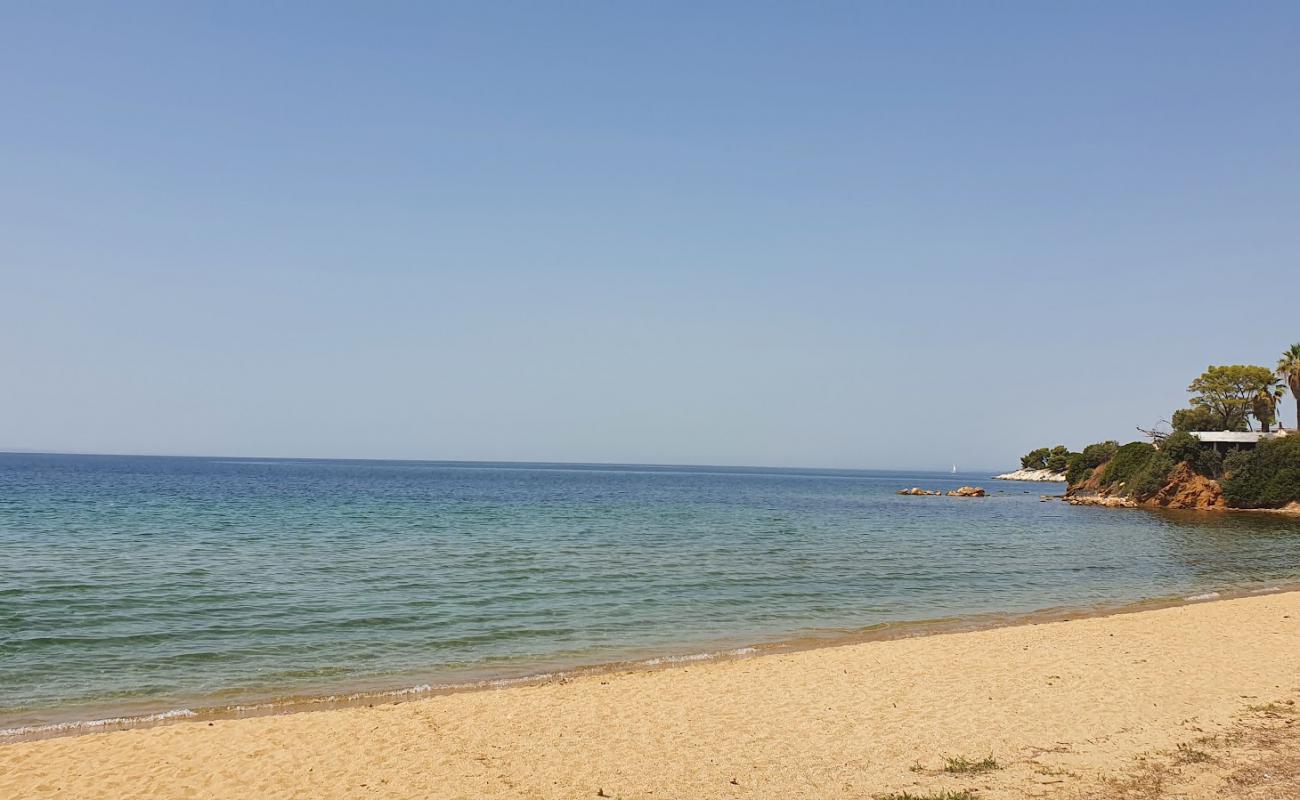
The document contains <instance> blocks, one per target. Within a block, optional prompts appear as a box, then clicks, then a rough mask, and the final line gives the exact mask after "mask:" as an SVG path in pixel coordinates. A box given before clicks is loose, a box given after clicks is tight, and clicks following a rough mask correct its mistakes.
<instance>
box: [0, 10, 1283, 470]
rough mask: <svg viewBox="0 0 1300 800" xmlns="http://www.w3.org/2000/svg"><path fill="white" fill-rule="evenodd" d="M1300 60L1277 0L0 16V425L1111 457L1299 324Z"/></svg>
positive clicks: (746, 453)
mask: <svg viewBox="0 0 1300 800" xmlns="http://www.w3.org/2000/svg"><path fill="white" fill-rule="evenodd" d="M1297 42H1300V5H1297V4H1295V3H1289V2H1288V3H1267V2H1255V3H1248V4H1237V3H1227V2H1224V3H1218V4H1208V3H1194V2H1168V3H1154V2H1153V3H1140V4H1138V3H1099V2H1098V3H1093V2H1088V3H1083V2H1080V3H1041V2H1024V3H982V4H981V3H967V2H954V3H936V2H917V3H904V2H896V3H874V4H873V3H844V4H834V3H817V4H804V3H788V4H781V5H778V4H768V3H750V2H745V3H712V4H709V3H694V2H692V3H680V4H673V3H642V4H632V3H603V2H592V3H552V4H542V3H463V4H450V5H438V4H432V3H409V4H403V3H355V4H349V5H343V4H320V3H301V4H295V3H274V4H271V3H210V4H200V3H172V2H159V3H156V4H139V3H119V4H108V3H99V2H92V3H85V4H68V3H58V2H49V3H18V2H6V3H3V5H2V6H0V114H2V115H3V116H2V117H0V123H2V124H0V279H2V281H0V324H2V325H3V328H2V329H0V330H2V334H3V335H2V336H0V360H2V361H0V363H2V364H3V368H4V376H5V377H4V385H3V391H0V447H6V448H33V449H52V450H72V451H82V452H137V453H195V454H232V455H233V454H239V455H266V456H322V457H328V456H339V457H379V458H383V457H391V458H449V459H521V460H555V461H621V462H661V463H662V462H669V463H729V464H771V465H807V466H861V467H922V468H924V467H944V468H946V467H947V465H948V464H950V463H952V462H956V463H957V464H958V465H959V466H969V467H981V468H983V467H1001V466H1010V465H1011V464H1012V463H1013V462H1014V460H1015V458H1016V456H1018V455H1019V454H1020V453H1022V452H1024V451H1025V450H1027V449H1029V448H1030V447H1033V446H1036V445H1040V444H1054V443H1057V442H1064V443H1066V444H1069V445H1071V446H1074V447H1078V446H1080V445H1083V444H1086V443H1087V442H1090V441H1094V440H1097V439H1103V438H1119V439H1126V438H1131V437H1135V436H1136V432H1135V431H1134V426H1135V425H1139V424H1141V425H1144V426H1145V425H1149V424H1151V423H1154V422H1155V421H1156V420H1157V419H1159V418H1161V417H1168V416H1169V414H1170V412H1171V411H1172V410H1173V409H1174V408H1175V407H1177V406H1179V405H1181V404H1183V403H1184V402H1185V398H1186V393H1185V391H1184V390H1185V388H1186V385H1187V383H1188V381H1189V380H1190V379H1191V378H1192V377H1194V376H1195V375H1196V374H1198V373H1199V372H1200V371H1201V370H1202V369H1203V368H1204V367H1205V366H1206V365H1207V364H1210V363H1263V364H1269V365H1271V364H1273V363H1274V362H1275V361H1276V359H1277V357H1278V355H1279V354H1280V351H1281V350H1282V349H1283V348H1284V347H1285V346H1286V345H1289V344H1290V343H1291V342H1293V341H1297V340H1300V314H1297V303H1298V302H1300V265H1298V264H1297V262H1298V260H1300V144H1298V143H1300V92H1298V85H1297V76H1300V47H1297ZM1286 408H1287V421H1288V422H1290V421H1291V411H1290V409H1291V408H1292V406H1291V404H1290V400H1289V398H1288V401H1287V405H1286Z"/></svg>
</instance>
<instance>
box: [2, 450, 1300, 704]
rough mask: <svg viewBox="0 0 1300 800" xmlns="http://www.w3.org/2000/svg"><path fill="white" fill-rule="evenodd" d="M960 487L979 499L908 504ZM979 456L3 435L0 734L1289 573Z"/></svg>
mask: <svg viewBox="0 0 1300 800" xmlns="http://www.w3.org/2000/svg"><path fill="white" fill-rule="evenodd" d="M965 483H974V484H977V485H982V486H985V487H986V488H988V489H990V490H991V491H993V492H994V493H995V494H994V496H992V497H990V498H987V499H984V500H962V499H955V498H931V497H900V496H897V495H895V494H894V492H895V490H897V489H900V488H906V487H910V486H924V487H929V488H952V487H954V486H957V485H960V484H965ZM1061 488H1062V487H1061V485H1060V484H1047V485H1043V484H1022V483H1004V482H1000V481H990V480H988V476H987V475H984V474H979V475H970V474H959V475H956V476H951V475H946V474H934V473H904V472H861V471H829V470H776V469H731V468H697V467H639V466H626V467H610V466H573V465H529V464H462V463H433V462H374V461H365V462H360V461H273V460H235V459H217V458H147V457H111V456H103V457H100V456H62V455H27V454H0V729H3V728H11V729H12V728H18V727H23V726H39V725H45V724H50V723H59V722H67V721H70V720H79V719H81V720H84V719H92V718H95V717H102V716H105V715H112V714H126V713H133V714H134V713H140V714H144V713H152V712H160V711H165V710H167V709H172V708H183V707H190V708H195V707H200V706H201V707H210V708H211V707H218V708H219V707H222V706H230V705H238V704H244V703H255V702H259V701H264V700H267V699H270V698H280V697H287V696H293V695H319V694H324V693H331V692H344V691H353V690H365V691H378V690H384V689H400V688H403V687H411V686H416V685H421V684H431V685H434V686H438V685H443V684H452V683H457V682H460V681H465V680H473V679H479V678H484V677H491V676H511V675H528V674H533V673H537V672H540V671H545V670H553V669H557V668H566V667H574V666H580V665H588V664H597V663H604V662H610V661H619V660H627V659H632V660H641V659H652V658H655V657H663V656H673V655H688V654H694V653H701V652H712V651H715V650H720V649H727V648H736V647H740V646H743V645H746V644H751V643H761V642H770V641H776V640H784V639H791V638H799V637H804V636H810V635H812V636H822V635H834V634H836V633H837V632H840V633H842V632H848V631H852V630H855V629H860V628H864V627H867V626H873V625H879V624H881V623H889V622H897V621H905V620H925V619H935V618H941V617H947V616H953V615H971V614H979V613H986V612H1026V611H1031V610H1034V609H1042V608H1047V607H1056V606H1070V607H1073V606H1078V607H1088V606H1092V605H1095V604H1099V603H1122V602H1126V601H1134V600H1139V599H1143V598H1151V597H1159V596H1169V595H1190V594H1196V593H1202V592H1208V591H1214V590H1225V589H1234V588H1241V587H1247V588H1249V587H1261V586H1267V585H1269V584H1272V583H1279V584H1280V583H1285V582H1289V581H1295V580H1297V579H1300V523H1298V522H1297V521H1296V520H1293V519H1286V518H1274V517H1270V516H1267V515H1247V514H1220V515H1182V516H1176V515H1160V514H1153V513H1146V512H1140V511H1126V510H1115V509H1100V508H1085V507H1077V508H1076V507H1071V506H1068V505H1065V504H1063V503H1060V502H1047V503H1044V502H1040V501H1039V496H1040V494H1043V493H1053V494H1055V493H1059V492H1060V491H1061Z"/></svg>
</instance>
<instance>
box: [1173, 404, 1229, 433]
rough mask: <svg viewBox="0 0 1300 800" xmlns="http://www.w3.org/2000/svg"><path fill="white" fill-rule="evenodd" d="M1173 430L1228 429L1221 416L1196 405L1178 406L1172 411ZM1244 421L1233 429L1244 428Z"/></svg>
mask: <svg viewBox="0 0 1300 800" xmlns="http://www.w3.org/2000/svg"><path fill="white" fill-rule="evenodd" d="M1171 424H1172V425H1173V428H1174V430H1175V431H1222V430H1228V429H1227V428H1225V427H1223V426H1224V424H1225V423H1224V421H1223V419H1222V418H1221V417H1217V416H1215V415H1214V413H1213V412H1211V411H1210V410H1209V409H1208V408H1205V407H1203V406H1196V407H1194V408H1180V409H1178V410H1177V411H1175V412H1174V418H1173V420H1172V421H1171ZM1245 429H1246V426H1245V423H1242V425H1241V427H1240V428H1234V429H1233V430H1245Z"/></svg>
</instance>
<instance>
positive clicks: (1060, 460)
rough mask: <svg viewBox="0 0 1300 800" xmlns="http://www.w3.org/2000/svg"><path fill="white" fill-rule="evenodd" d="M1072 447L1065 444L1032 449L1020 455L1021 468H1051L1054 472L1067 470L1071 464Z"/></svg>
mask: <svg viewBox="0 0 1300 800" xmlns="http://www.w3.org/2000/svg"><path fill="white" fill-rule="evenodd" d="M1072 455H1074V454H1073V453H1071V452H1070V448H1068V447H1066V446H1065V445H1063V444H1058V445H1057V446H1056V447H1051V448H1048V447H1040V448H1038V449H1037V450H1030V451H1029V452H1028V453H1025V454H1024V455H1023V456H1021V457H1020V468H1021V469H1050V470H1051V471H1052V472H1065V470H1066V468H1067V467H1069V464H1070V456H1072Z"/></svg>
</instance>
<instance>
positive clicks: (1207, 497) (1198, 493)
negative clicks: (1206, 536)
mask: <svg viewBox="0 0 1300 800" xmlns="http://www.w3.org/2000/svg"><path fill="white" fill-rule="evenodd" d="M1144 504H1145V505H1155V506H1158V507H1161V508H1191V509H1196V510H1198V511H1210V510H1218V509H1224V508H1227V507H1228V504H1227V502H1226V501H1225V500H1224V499H1223V487H1221V486H1219V482H1218V481H1216V480H1214V479H1213V478H1207V477H1205V476H1204V475H1197V474H1196V473H1195V472H1193V471H1192V468H1191V466H1190V465H1188V463H1187V462H1186V461H1184V462H1183V463H1181V464H1179V465H1178V466H1177V467H1174V471H1173V472H1172V473H1170V475H1169V482H1168V483H1166V484H1165V485H1164V487H1163V488H1161V490H1160V491H1158V492H1156V493H1155V495H1153V496H1152V497H1151V498H1150V499H1148V500H1146V501H1145V502H1144Z"/></svg>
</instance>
